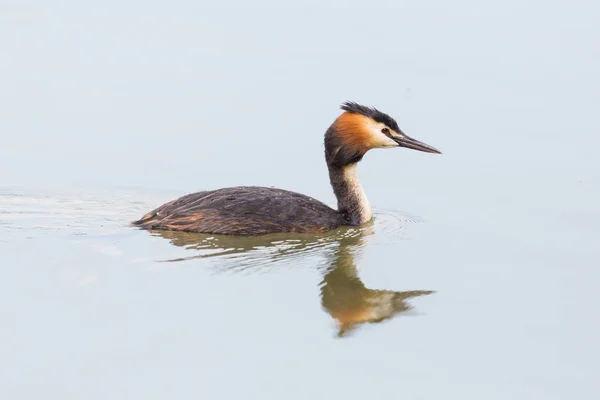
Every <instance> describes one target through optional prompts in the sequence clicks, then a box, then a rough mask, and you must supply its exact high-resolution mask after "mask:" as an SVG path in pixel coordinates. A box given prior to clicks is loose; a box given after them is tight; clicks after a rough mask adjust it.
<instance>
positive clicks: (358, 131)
mask: <svg viewBox="0 0 600 400" xmlns="http://www.w3.org/2000/svg"><path fill="white" fill-rule="evenodd" d="M341 108H342V110H344V113H343V114H342V115H340V116H339V117H338V118H337V119H336V120H335V122H334V123H333V124H332V125H331V126H330V127H329V129H328V130H327V133H326V134H325V152H326V156H327V162H328V163H330V164H332V165H338V166H343V165H348V164H353V163H356V162H358V161H360V160H361V159H362V157H363V156H364V155H365V153H366V152H367V151H369V150H371V149H378V148H380V149H387V148H395V147H406V148H408V149H413V150H419V151H424V152H426V153H436V154H441V152H440V151H439V150H437V149H436V148H434V147H432V146H429V145H428V144H425V143H423V142H420V141H418V140H416V139H413V138H411V137H409V136H407V135H406V134H405V133H404V132H402V130H401V129H400V128H399V127H398V123H397V122H396V121H395V120H394V119H393V118H392V117H390V116H389V115H387V114H385V113H383V112H381V111H379V110H377V109H375V108H371V107H365V106H362V105H360V104H357V103H354V102H346V103H344V104H342V107H341Z"/></svg>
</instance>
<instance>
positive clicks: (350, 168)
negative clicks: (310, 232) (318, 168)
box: [328, 163, 373, 225]
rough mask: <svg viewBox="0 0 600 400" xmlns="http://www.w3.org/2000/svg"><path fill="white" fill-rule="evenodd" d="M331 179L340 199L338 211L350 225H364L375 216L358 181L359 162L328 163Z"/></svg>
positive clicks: (336, 194)
mask: <svg viewBox="0 0 600 400" xmlns="http://www.w3.org/2000/svg"><path fill="white" fill-rule="evenodd" d="M328 168H329V179H330V181H331V186H332V187H333V192H334V193H335V197H337V201H338V211H339V213H340V214H342V216H343V217H344V219H345V220H346V221H347V222H348V224H349V225H362V224H364V223H365V222H368V221H370V220H371V218H372V217H373V212H372V211H371V205H370V204H369V200H368V199H367V196H366V195H365V192H364V191H363V189H362V187H361V186H360V182H359V181H358V173H357V163H352V164H348V165H342V166H336V165H332V164H329V163H328Z"/></svg>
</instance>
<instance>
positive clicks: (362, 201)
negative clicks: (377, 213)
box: [344, 163, 373, 224]
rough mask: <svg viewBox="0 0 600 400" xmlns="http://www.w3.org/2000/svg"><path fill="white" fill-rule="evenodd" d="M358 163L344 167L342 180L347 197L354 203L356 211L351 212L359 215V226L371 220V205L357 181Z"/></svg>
mask: <svg viewBox="0 0 600 400" xmlns="http://www.w3.org/2000/svg"><path fill="white" fill-rule="evenodd" d="M357 165H358V163H354V164H351V165H347V166H345V167H344V180H345V181H346V183H347V185H348V192H349V195H350V196H352V197H353V198H354V200H355V201H356V205H355V206H356V207H357V209H356V210H353V211H355V212H357V213H358V215H360V221H359V223H360V224H364V223H365V222H369V221H370V220H371V218H373V211H372V210H371V204H369V200H368V199H367V195H366V194H365V191H364V190H363V188H362V186H361V185H360V182H359V180H358V167H357Z"/></svg>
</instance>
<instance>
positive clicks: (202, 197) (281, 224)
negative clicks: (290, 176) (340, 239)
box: [133, 186, 344, 235]
mask: <svg viewBox="0 0 600 400" xmlns="http://www.w3.org/2000/svg"><path fill="white" fill-rule="evenodd" d="M133 224H134V225H137V226H140V227H142V228H145V229H169V230H178V231H189V232H203V233H215V234H226V235H262V234H266V233H273V232H324V231H328V230H330V229H333V228H335V227H338V226H340V225H343V224H344V221H343V219H342V217H341V216H340V214H339V213H338V212H337V211H336V210H334V209H332V208H331V207H329V206H327V205H325V204H323V203H322V202H320V201H318V200H316V199H314V198H312V197H309V196H305V195H303V194H300V193H295V192H290V191H287V190H282V189H275V188H267V187H257V186H239V187H232V188H225V189H219V190H212V191H206V192H199V193H192V194H188V195H185V196H183V197H180V198H179V199H176V200H173V201H171V202H169V203H166V204H164V205H162V206H160V207H159V208H157V209H156V210H153V211H151V212H149V213H148V214H146V215H144V216H143V217H142V218H141V219H140V220H139V221H135V222H133Z"/></svg>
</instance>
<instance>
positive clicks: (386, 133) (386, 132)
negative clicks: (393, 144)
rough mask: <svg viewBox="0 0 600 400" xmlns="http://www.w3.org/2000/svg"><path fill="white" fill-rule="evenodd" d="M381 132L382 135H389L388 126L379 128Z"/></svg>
mask: <svg viewBox="0 0 600 400" xmlns="http://www.w3.org/2000/svg"><path fill="white" fill-rule="evenodd" d="M381 133H383V134H384V135H389V134H390V130H389V129H388V128H383V129H382V130H381Z"/></svg>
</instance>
